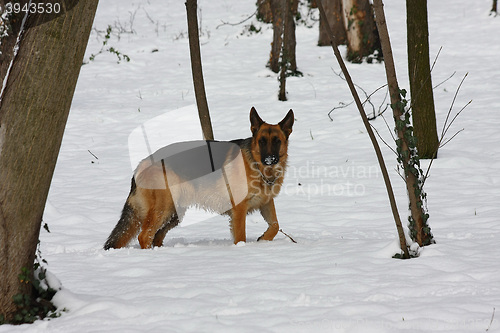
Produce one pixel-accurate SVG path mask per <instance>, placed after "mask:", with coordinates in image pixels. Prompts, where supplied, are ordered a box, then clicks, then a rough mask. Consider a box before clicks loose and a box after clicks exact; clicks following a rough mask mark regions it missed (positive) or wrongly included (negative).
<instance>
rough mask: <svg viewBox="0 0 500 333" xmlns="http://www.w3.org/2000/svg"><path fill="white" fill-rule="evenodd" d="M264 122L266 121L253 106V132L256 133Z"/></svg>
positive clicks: (251, 127) (251, 119) (251, 125)
mask: <svg viewBox="0 0 500 333" xmlns="http://www.w3.org/2000/svg"><path fill="white" fill-rule="evenodd" d="M263 123H264V121H263V120H262V119H261V118H260V117H259V114H258V113H257V110H255V108H254V107H253V106H252V109H251V110H250V130H251V131H252V134H255V132H257V131H258V130H259V128H260V126H261V125H262V124H263Z"/></svg>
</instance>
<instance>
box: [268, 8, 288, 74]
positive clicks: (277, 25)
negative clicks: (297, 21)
mask: <svg viewBox="0 0 500 333" xmlns="http://www.w3.org/2000/svg"><path fill="white" fill-rule="evenodd" d="M285 1H287V0H271V12H272V15H273V42H272V43H271V53H270V55H269V68H270V69H271V70H272V71H273V72H275V73H278V72H279V71H280V68H281V67H280V56H281V49H282V47H283V31H284V26H285V19H284V18H285V16H284V12H285Z"/></svg>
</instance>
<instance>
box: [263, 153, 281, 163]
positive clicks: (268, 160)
mask: <svg viewBox="0 0 500 333" xmlns="http://www.w3.org/2000/svg"><path fill="white" fill-rule="evenodd" d="M278 162H279V158H278V156H276V155H269V156H266V157H264V158H263V159H262V163H263V164H265V165H273V164H277V163H278Z"/></svg>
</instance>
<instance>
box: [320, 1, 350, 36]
mask: <svg viewBox="0 0 500 333" xmlns="http://www.w3.org/2000/svg"><path fill="white" fill-rule="evenodd" d="M323 8H324V9H325V13H326V16H327V17H328V22H330V30H331V31H332V33H333V35H334V36H335V40H336V41H337V45H345V44H346V43H347V35H346V30H345V26H344V13H343V10H342V0H326V1H323ZM325 25H326V22H325V20H323V19H322V18H321V16H320V17H319V38H318V46H331V41H330V35H328V30H327V29H326V26H325Z"/></svg>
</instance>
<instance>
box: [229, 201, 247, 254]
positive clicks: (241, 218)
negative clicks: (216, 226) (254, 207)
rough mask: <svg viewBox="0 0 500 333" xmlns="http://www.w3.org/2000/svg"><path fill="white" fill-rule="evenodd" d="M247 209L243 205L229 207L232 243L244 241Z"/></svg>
mask: <svg viewBox="0 0 500 333" xmlns="http://www.w3.org/2000/svg"><path fill="white" fill-rule="evenodd" d="M246 216H247V209H246V206H245V205H241V204H240V205H238V206H236V207H234V208H233V209H231V232H232V233H233V240H234V244H238V243H239V242H246V241H247V236H246V231H245V222H246Z"/></svg>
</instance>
